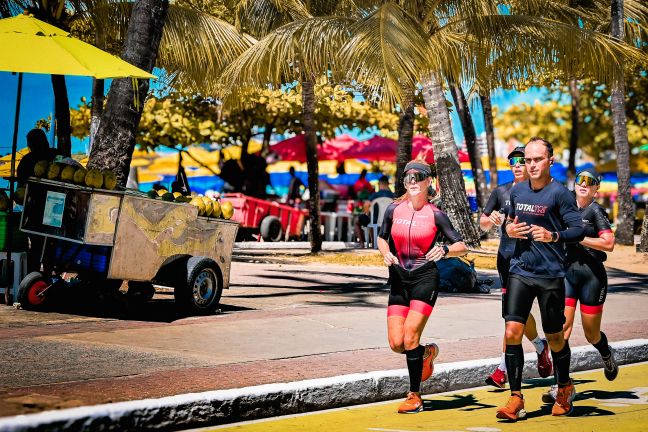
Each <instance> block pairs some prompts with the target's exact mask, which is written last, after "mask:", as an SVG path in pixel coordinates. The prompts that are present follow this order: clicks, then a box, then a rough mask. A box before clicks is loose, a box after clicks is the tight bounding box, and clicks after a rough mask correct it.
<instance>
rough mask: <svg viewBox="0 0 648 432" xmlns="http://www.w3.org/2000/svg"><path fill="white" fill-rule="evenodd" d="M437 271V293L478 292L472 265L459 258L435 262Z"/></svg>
mask: <svg viewBox="0 0 648 432" xmlns="http://www.w3.org/2000/svg"><path fill="white" fill-rule="evenodd" d="M436 265H437V267H438V269H439V276H440V279H441V281H440V282H439V291H441V292H451V293H456V292H480V289H479V287H478V286H477V273H476V272H475V265H474V263H472V262H470V261H467V260H463V259H461V258H447V259H442V260H439V261H437V262H436Z"/></svg>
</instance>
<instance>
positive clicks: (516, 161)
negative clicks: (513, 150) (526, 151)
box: [509, 156, 525, 166]
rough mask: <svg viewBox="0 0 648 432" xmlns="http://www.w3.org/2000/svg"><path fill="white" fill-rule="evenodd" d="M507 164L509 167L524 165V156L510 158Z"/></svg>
mask: <svg viewBox="0 0 648 432" xmlns="http://www.w3.org/2000/svg"><path fill="white" fill-rule="evenodd" d="M509 164H510V165H511V166H515V165H524V164H525V160H524V156H515V157H512V158H510V159H509Z"/></svg>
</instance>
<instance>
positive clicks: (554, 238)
mask: <svg viewBox="0 0 648 432" xmlns="http://www.w3.org/2000/svg"><path fill="white" fill-rule="evenodd" d="M551 241H552V242H553V243H556V242H557V241H558V233H557V232H556V231H554V232H552V233H551Z"/></svg>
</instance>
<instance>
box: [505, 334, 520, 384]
mask: <svg viewBox="0 0 648 432" xmlns="http://www.w3.org/2000/svg"><path fill="white" fill-rule="evenodd" d="M505 360H506V373H507V374H508V379H509V386H510V387H511V391H512V392H513V391H520V390H522V369H524V351H523V350H522V345H506V352H505Z"/></svg>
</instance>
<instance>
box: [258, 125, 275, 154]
mask: <svg viewBox="0 0 648 432" xmlns="http://www.w3.org/2000/svg"><path fill="white" fill-rule="evenodd" d="M273 130H274V124H273V123H266V125H265V129H263V144H262V146H261V154H262V155H263V156H267V155H268V153H270V138H272V131H273Z"/></svg>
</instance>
